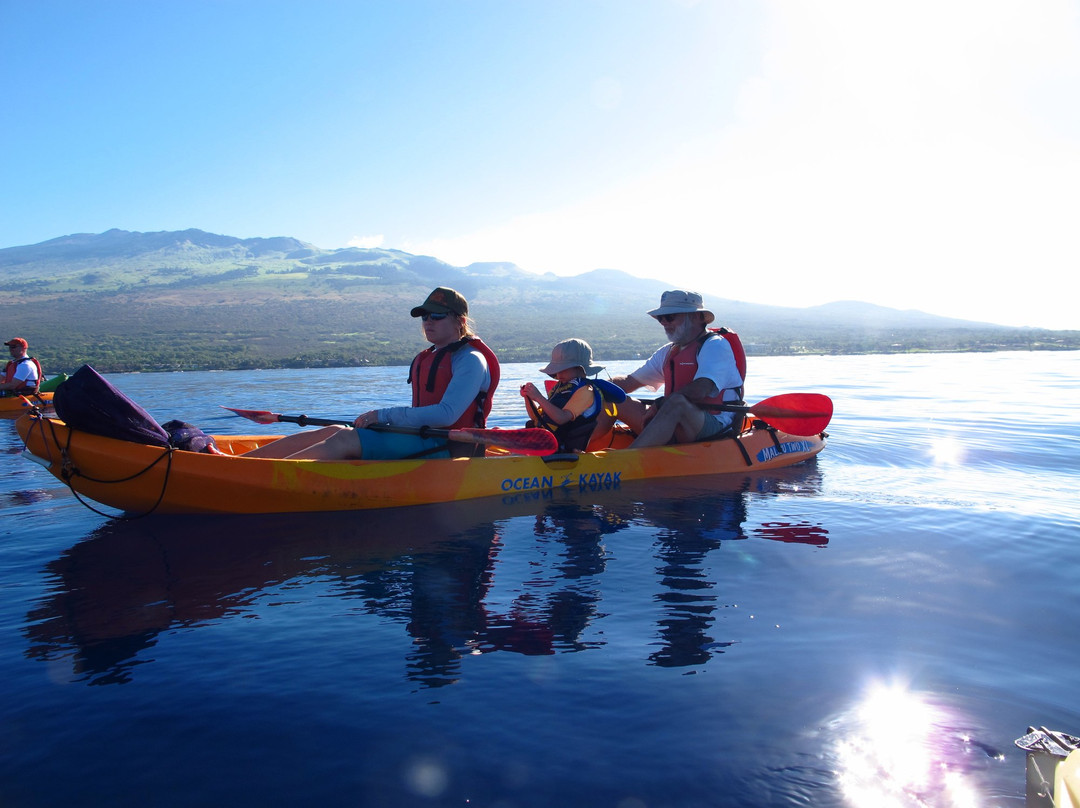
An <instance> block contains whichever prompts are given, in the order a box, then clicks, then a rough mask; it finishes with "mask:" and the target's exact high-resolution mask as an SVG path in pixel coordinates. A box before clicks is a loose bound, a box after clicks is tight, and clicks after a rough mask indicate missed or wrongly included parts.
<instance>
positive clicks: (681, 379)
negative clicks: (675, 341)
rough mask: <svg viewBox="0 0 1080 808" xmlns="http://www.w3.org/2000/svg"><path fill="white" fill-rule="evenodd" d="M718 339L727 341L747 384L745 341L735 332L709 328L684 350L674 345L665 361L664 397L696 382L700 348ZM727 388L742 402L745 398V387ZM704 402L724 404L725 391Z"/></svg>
mask: <svg viewBox="0 0 1080 808" xmlns="http://www.w3.org/2000/svg"><path fill="white" fill-rule="evenodd" d="M716 338H720V339H726V340H727V342H728V345H729V346H730V347H731V353H732V354H733V355H734V357H735V368H736V369H737V370H738V371H739V378H740V379H742V380H743V381H744V382H745V381H746V351H745V350H743V346H742V340H740V339H739V335H738V334H736V333H735V332H734V331H728V330H727V329H726V328H710V329H708V330H706V332H705V333H704V334H702V335H701V336H700V337H698V338H697V339H696V340H694V341H693V342H691V343H689V344H688V345H684V346H682V347H681V348H680V347H679V346H677V345H672V346H671V349H670V350H669V351H668V355H667V357H665V360H664V395H665V396H670V395H671V394H672V393H677V392H678V391H679V390H681V389H682V388H684V387H685V386H686V385H688V384H690V382H692V381H693V380H694V376H695V375H696V374H697V370H698V361H697V357H698V352H699V351H700V350H701V346H702V345H704V344H705V342H706V340H710V339H716ZM727 389H730V390H734V392H735V394H736V395H737V396H738V397H739V399H740V400H741V399H742V397H743V388H742V385H740V386H739V387H735V388H727ZM701 403H702V404H723V403H724V390H720V391H719V392H718V393H717V394H716V395H715V396H712V397H710V398H707V399H705V400H704V401H702V402H701ZM729 403H730V402H729Z"/></svg>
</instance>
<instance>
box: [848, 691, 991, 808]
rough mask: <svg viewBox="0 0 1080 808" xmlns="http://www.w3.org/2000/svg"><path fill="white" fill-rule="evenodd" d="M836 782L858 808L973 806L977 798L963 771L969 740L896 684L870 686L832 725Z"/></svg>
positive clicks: (936, 710) (942, 713)
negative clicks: (835, 732) (835, 733)
mask: <svg viewBox="0 0 1080 808" xmlns="http://www.w3.org/2000/svg"><path fill="white" fill-rule="evenodd" d="M837 728H838V729H840V730H841V732H840V736H841V737H839V738H838V739H837V744H836V755H837V763H838V771H837V775H838V779H839V784H840V788H841V790H842V792H843V795H844V799H845V801H846V802H847V804H848V805H851V806H858V807H859V808H864V807H867V808H868V807H869V806H874V808H901V807H904V808H907V806H949V808H969V807H970V808H975V806H978V805H979V804H980V800H979V794H978V792H977V791H976V790H975V787H974V785H973V783H972V782H971V780H970V777H968V775H967V774H966V773H965V772H964V771H963V770H962V761H961V760H960V759H955V760H954V759H953V758H963V757H965V756H967V755H968V754H969V753H970V751H971V749H970V745H969V744H970V738H969V737H968V736H967V735H964V734H962V733H960V732H958V731H957V730H956V729H955V728H952V727H950V717H949V716H948V714H947V713H946V712H945V711H944V710H943V709H942V708H939V707H936V706H935V705H933V704H932V703H931V702H930V701H928V700H927V699H926V698H924V697H922V696H920V695H918V694H916V693H912V692H911V691H909V690H908V689H907V688H906V687H905V686H903V685H895V684H893V685H885V684H876V685H874V686H873V687H871V688H870V689H869V690H868V691H867V693H866V695H865V696H864V697H863V699H862V700H861V701H860V702H859V703H858V704H857V705H856V706H855V707H854V708H853V709H852V710H851V712H850V713H849V714H848V715H847V716H845V718H844V720H842V721H841V722H839V725H838V727H837Z"/></svg>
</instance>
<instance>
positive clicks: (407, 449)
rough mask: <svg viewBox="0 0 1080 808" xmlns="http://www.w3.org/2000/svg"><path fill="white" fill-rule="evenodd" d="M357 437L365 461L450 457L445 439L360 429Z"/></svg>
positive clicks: (357, 431)
mask: <svg viewBox="0 0 1080 808" xmlns="http://www.w3.org/2000/svg"><path fill="white" fill-rule="evenodd" d="M356 435H357V437H358V438H359V439H360V447H361V454H362V455H363V458H364V460H401V459H403V458H408V457H413V456H416V455H420V456H422V457H424V458H434V457H449V456H450V451H449V449H447V447H446V439H445V438H421V437H420V436H419V435H402V434H401V433H399V432H376V431H374V430H372V429H358V430H356ZM429 450H430V451H431V453H430V454H428V452H429Z"/></svg>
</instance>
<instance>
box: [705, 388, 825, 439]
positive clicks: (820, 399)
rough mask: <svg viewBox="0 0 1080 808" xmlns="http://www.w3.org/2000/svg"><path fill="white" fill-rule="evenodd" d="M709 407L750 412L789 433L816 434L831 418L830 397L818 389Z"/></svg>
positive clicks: (725, 410)
mask: <svg viewBox="0 0 1080 808" xmlns="http://www.w3.org/2000/svg"><path fill="white" fill-rule="evenodd" d="M708 409H710V410H722V411H724V412H742V413H749V414H751V415H753V416H754V417H755V418H757V419H758V420H760V421H764V422H765V423H766V424H768V425H769V426H771V427H775V428H776V429H779V430H780V431H781V432H786V433H787V434H789V435H798V436H800V437H807V436H810V435H819V434H821V433H822V432H824V431H825V427H827V426H828V425H829V421H831V420H832V413H833V403H832V399H831V398H829V397H828V396H825V395H822V394H821V393H785V394H783V395H779V396H771V397H770V398H766V399H764V400H763V401H759V402H758V403H757V404H754V405H752V406H748V407H747V406H742V405H740V404H710V405H708Z"/></svg>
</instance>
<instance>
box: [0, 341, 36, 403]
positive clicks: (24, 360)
mask: <svg viewBox="0 0 1080 808" xmlns="http://www.w3.org/2000/svg"><path fill="white" fill-rule="evenodd" d="M4 344H5V345H6V346H7V348H8V353H10V354H11V359H9V360H8V363H7V365H6V366H5V367H4V380H3V381H2V382H0V395H3V396H31V395H34V394H35V393H36V392H37V391H38V387H39V386H40V385H41V379H42V376H43V375H44V374H43V373H42V371H41V363H40V362H38V361H37V360H36V359H35V358H34V357H32V356H27V355H26V349H27V348H28V347H29V346H28V345H27V342H26V340H24V339H23V338H22V337H15V338H14V339H10V340H8V341H7V342H5V343H4Z"/></svg>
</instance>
